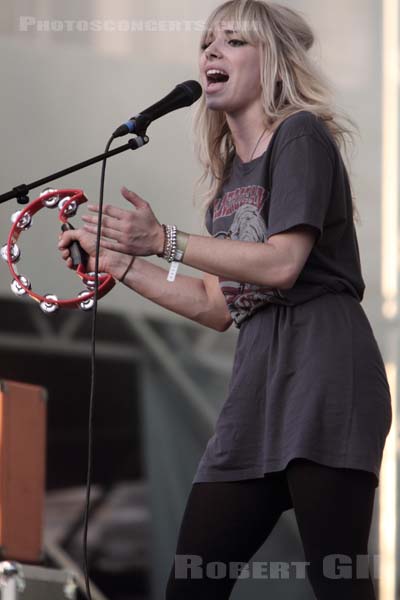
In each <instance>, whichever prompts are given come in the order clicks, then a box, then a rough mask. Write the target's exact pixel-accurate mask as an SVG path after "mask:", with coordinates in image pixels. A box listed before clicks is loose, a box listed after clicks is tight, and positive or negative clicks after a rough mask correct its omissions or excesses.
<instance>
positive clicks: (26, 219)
mask: <svg viewBox="0 0 400 600" xmlns="http://www.w3.org/2000/svg"><path fill="white" fill-rule="evenodd" d="M21 213H22V210H18V211H17V212H15V213H14V214H13V215H11V223H17V229H20V230H22V229H29V227H30V226H31V225H32V217H31V215H30V214H29V213H25V214H24V216H23V217H22V218H21V219H19V216H20V214H21Z"/></svg>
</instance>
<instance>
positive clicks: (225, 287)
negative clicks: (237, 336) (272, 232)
mask: <svg viewBox="0 0 400 600" xmlns="http://www.w3.org/2000/svg"><path fill="white" fill-rule="evenodd" d="M265 198H266V192H265V189H264V188H263V187H262V186H260V185H251V186H247V187H239V188H236V189H235V190H233V191H230V192H227V193H226V194H224V195H223V196H222V197H221V198H219V199H218V200H217V201H216V202H215V205H214V214H213V235H214V237H216V238H222V239H231V240H240V241H242V242H259V243H264V242H265V240H266V238H267V228H266V225H265V221H264V219H263V217H262V215H261V211H262V208H263V206H264V202H265ZM219 283H220V287H221V290H222V293H223V294H224V296H225V299H226V302H227V304H228V308H229V310H230V312H231V314H232V318H234V320H235V322H236V323H237V324H239V323H240V322H241V321H242V320H243V319H244V318H245V317H247V316H249V315H250V314H252V313H253V312H254V311H255V310H256V308H258V307H260V306H261V305H264V304H265V302H266V300H267V298H268V297H271V296H272V297H276V294H275V293H274V291H273V290H272V289H271V288H266V287H262V286H259V285H254V284H251V283H239V282H237V281H231V280H229V279H226V278H223V277H219Z"/></svg>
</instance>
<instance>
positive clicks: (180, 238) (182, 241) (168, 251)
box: [157, 224, 189, 281]
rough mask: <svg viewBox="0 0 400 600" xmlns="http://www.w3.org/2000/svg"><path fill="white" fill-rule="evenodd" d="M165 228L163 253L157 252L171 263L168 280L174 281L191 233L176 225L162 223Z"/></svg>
mask: <svg viewBox="0 0 400 600" xmlns="http://www.w3.org/2000/svg"><path fill="white" fill-rule="evenodd" d="M162 227H163V229H164V247H163V252H162V254H157V256H160V257H161V258H164V259H165V260H166V261H168V262H169V263H171V267H170V269H169V272H168V277H167V280H168V281H174V280H175V277H176V274H177V271H178V266H179V263H180V262H182V260H183V256H184V254H185V250H186V246H187V242H188V239H189V235H188V234H187V233H184V232H183V231H178V229H177V227H176V225H164V224H163V225H162Z"/></svg>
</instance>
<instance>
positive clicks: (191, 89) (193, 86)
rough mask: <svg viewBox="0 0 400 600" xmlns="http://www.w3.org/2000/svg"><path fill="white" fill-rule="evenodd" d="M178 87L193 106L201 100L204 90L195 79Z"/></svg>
mask: <svg viewBox="0 0 400 600" xmlns="http://www.w3.org/2000/svg"><path fill="white" fill-rule="evenodd" d="M176 87H178V88H181V89H182V90H183V91H184V92H185V94H186V95H187V97H188V100H189V99H190V101H191V104H193V103H194V102H196V100H198V99H199V98H200V96H201V95H202V93H203V88H202V87H201V85H200V84H199V82H198V81H195V80H194V79H190V80H189V81H184V82H183V83H180V84H178V85H177V86H176Z"/></svg>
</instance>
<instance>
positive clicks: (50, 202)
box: [39, 188, 60, 208]
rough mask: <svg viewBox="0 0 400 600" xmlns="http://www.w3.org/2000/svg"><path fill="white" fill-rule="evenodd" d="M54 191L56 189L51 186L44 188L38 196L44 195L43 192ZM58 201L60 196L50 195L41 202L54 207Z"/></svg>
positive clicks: (48, 206)
mask: <svg viewBox="0 0 400 600" xmlns="http://www.w3.org/2000/svg"><path fill="white" fill-rule="evenodd" d="M56 191H57V190H55V189H53V188H46V189H44V190H43V191H42V192H41V193H40V194H39V196H44V195H45V194H48V193H49V192H56ZM59 202H60V196H51V197H50V198H47V199H46V200H44V202H43V204H44V205H45V206H46V207H47V208H55V207H56V206H58V203H59Z"/></svg>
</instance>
